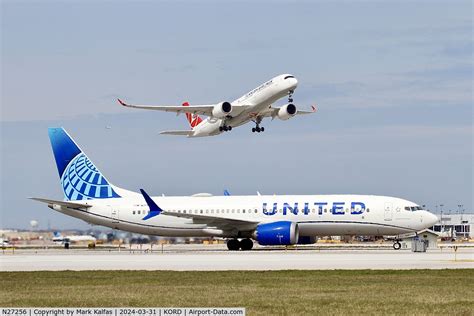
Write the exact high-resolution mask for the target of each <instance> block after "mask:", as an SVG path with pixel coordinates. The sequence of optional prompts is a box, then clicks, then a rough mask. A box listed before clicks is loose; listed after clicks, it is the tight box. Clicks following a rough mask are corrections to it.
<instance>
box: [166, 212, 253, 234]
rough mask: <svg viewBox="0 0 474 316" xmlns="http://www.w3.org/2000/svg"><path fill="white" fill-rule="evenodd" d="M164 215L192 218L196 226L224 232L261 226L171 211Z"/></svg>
mask: <svg viewBox="0 0 474 316" xmlns="http://www.w3.org/2000/svg"><path fill="white" fill-rule="evenodd" d="M163 214H164V215H168V216H175V217H182V218H190V219H192V220H193V223H195V224H206V225H208V226H214V227H217V228H220V229H222V230H231V229H235V228H237V227H238V228H239V229H240V230H253V229H255V228H256V227H257V225H258V224H259V222H256V221H251V220H241V219H232V218H225V217H218V216H211V215H203V214H187V213H186V214H184V213H177V212H169V211H163Z"/></svg>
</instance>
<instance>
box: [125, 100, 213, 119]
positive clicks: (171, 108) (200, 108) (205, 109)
mask: <svg viewBox="0 0 474 316" xmlns="http://www.w3.org/2000/svg"><path fill="white" fill-rule="evenodd" d="M117 100H118V102H119V103H120V104H121V105H122V106H125V107H128V108H135V109H144V110H155V111H164V112H173V113H176V114H180V113H191V114H200V115H206V116H212V109H213V108H214V105H213V104H210V105H189V106H181V105H180V106H175V105H134V104H128V103H125V102H123V101H122V100H120V99H117Z"/></svg>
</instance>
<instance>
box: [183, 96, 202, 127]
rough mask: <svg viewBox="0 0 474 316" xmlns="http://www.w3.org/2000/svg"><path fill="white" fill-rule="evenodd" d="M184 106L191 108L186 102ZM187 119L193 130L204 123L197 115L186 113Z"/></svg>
mask: <svg viewBox="0 0 474 316" xmlns="http://www.w3.org/2000/svg"><path fill="white" fill-rule="evenodd" d="M183 106H189V102H184V103H183ZM186 118H187V119H188V122H189V125H191V128H195V127H196V126H198V125H199V124H201V122H202V118H201V117H200V116H199V115H197V114H191V113H186Z"/></svg>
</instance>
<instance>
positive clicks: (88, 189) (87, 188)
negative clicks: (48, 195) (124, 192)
mask: <svg viewBox="0 0 474 316" xmlns="http://www.w3.org/2000/svg"><path fill="white" fill-rule="evenodd" d="M61 184H62V187H63V191H64V196H65V197H66V199H68V200H71V201H75V200H90V199H107V198H117V197H120V196H119V195H118V194H117V193H116V192H115V191H114V190H113V188H112V186H111V185H110V184H109V183H108V182H107V180H106V179H105V178H104V177H103V176H102V174H101V173H100V171H99V170H98V169H97V168H96V167H95V166H94V164H93V163H92V162H91V161H90V160H89V158H87V156H86V155H84V154H83V153H80V154H78V155H77V156H76V157H74V159H73V160H72V161H71V162H70V163H69V164H68V166H67V167H66V169H65V170H64V173H63V175H62V177H61Z"/></svg>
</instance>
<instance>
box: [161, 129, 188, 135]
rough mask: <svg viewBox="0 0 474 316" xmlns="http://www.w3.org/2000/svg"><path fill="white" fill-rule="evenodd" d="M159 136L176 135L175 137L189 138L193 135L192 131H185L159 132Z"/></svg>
mask: <svg viewBox="0 0 474 316" xmlns="http://www.w3.org/2000/svg"><path fill="white" fill-rule="evenodd" d="M160 134H161V135H176V136H191V135H192V134H193V131H191V130H187V131H163V132H160Z"/></svg>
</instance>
